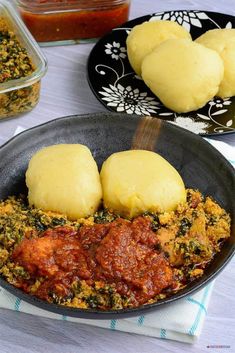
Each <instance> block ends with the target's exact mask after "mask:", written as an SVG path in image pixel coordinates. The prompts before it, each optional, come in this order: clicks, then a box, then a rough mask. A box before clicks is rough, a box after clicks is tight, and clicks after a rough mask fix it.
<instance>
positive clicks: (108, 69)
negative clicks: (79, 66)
mask: <svg viewBox="0 0 235 353" xmlns="http://www.w3.org/2000/svg"><path fill="white" fill-rule="evenodd" d="M154 20H171V21H176V22H178V23H179V24H180V25H182V26H184V27H185V28H186V29H187V30H188V31H189V32H190V33H191V35H192V38H193V39H195V38H197V37H198V36H200V35H201V34H202V33H204V32H206V31H208V30H210V29H213V28H233V27H234V28H235V17H234V16H230V15H225V14H221V13H216V12H207V11H192V10H190V11H186V10H179V11H166V12H160V13H154V14H151V15H147V16H143V17H139V18H137V19H135V20H132V21H129V22H127V23H125V24H124V25H122V26H121V27H119V28H115V29H113V31H112V32H110V33H109V34H107V35H106V36H105V37H103V38H101V39H100V40H99V41H98V42H97V44H96V45H95V46H94V48H93V49H92V51H91V53H90V56H89V59H88V67H87V69H88V82H89V84H90V87H91V89H92V91H93V92H94V94H95V96H96V97H97V98H98V99H99V101H100V102H101V103H102V104H103V105H105V106H106V108H108V109H109V110H111V111H114V112H125V113H127V114H137V115H151V116H157V117H158V118H161V119H164V120H168V121H170V122H172V123H173V124H176V125H178V126H181V127H184V128H185V129H188V130H190V131H192V132H194V133H196V134H200V135H217V134H227V133H232V132H235V97H232V98H226V99H221V98H218V97H215V98H214V99H213V100H211V101H209V102H208V103H207V104H206V105H205V106H204V107H203V108H202V109H200V110H197V111H193V112H190V113H187V114H177V113H175V112H173V111H171V110H169V109H167V108H166V107H165V106H164V105H163V104H162V103H161V102H160V101H159V100H158V98H157V97H156V96H155V95H154V94H153V93H152V92H151V91H150V90H149V89H148V87H147V86H146V85H145V83H144V82H143V80H142V79H141V78H140V77H138V76H137V75H136V74H135V72H134V71H133V70H132V68H131V66H130V64H129V61H128V58H127V53H126V38H127V35H128V33H129V32H130V30H131V28H132V27H134V26H135V25H137V24H140V23H142V22H144V21H154Z"/></svg>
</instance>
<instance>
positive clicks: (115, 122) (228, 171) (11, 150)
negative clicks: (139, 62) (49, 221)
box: [0, 113, 235, 319]
mask: <svg viewBox="0 0 235 353" xmlns="http://www.w3.org/2000/svg"><path fill="white" fill-rule="evenodd" d="M141 119H142V118H140V117H137V116H130V115H127V114H114V113H98V114H90V115H84V116H71V117H65V118H61V119H57V120H53V121H50V122H48V123H46V124H43V125H40V126H37V127H35V128H32V129H29V130H27V131H25V132H23V133H21V134H19V135H18V136H16V137H14V138H13V139H11V140H10V141H9V142H7V143H6V144H5V145H3V146H2V147H1V148H0V181H1V183H0V198H1V199H4V198H6V197H7V196H9V195H12V194H18V193H19V192H26V186H25V177H24V176H25V171H26V168H27V165H28V162H29V160H30V158H31V157H32V155H33V154H34V153H35V152H36V151H37V150H39V149H41V148H42V147H44V146H48V145H52V144H58V143H82V144H85V145H87V146H88V147H89V148H90V149H91V151H92V153H93V156H94V158H95V160H96V161H97V163H98V166H99V167H101V165H102V162H103V161H104V159H106V158H107V157H108V156H109V155H110V154H112V153H114V152H117V151H121V150H126V149H130V148H131V144H132V140H133V136H134V134H135V131H136V128H137V126H138V124H139V122H140V120H141ZM154 120H155V119H154ZM159 126H160V129H159V133H158V136H157V143H156V148H155V151H156V152H158V153H160V154H161V155H162V156H163V157H164V158H166V159H167V160H168V161H169V162H170V163H171V164H172V165H173V166H174V167H175V168H176V169H177V170H178V171H179V173H180V174H181V176H182V178H183V180H184V182H185V184H186V186H187V187H190V188H198V189H199V190H200V191H201V192H202V193H203V194H204V195H211V196H213V198H214V199H215V200H216V201H217V202H219V204H220V205H221V206H222V207H224V208H225V209H226V210H227V211H228V212H230V214H231V216H232V220H233V224H232V235H231V237H230V238H229V239H228V240H227V241H226V242H225V243H224V245H223V247H222V250H221V252H220V253H218V254H217V255H216V256H215V258H214V259H213V261H212V262H211V263H210V264H209V266H208V267H207V268H206V270H205V273H204V275H203V276H202V277H201V278H199V279H197V280H195V281H194V282H192V283H190V284H189V285H188V286H187V287H186V288H185V289H183V290H181V291H179V292H178V293H177V294H175V295H173V296H172V297H170V298H167V299H163V300H161V301H158V302H157V303H153V304H148V305H144V306H140V307H138V308H134V309H122V310H119V311H114V310H112V311H100V310H96V309H76V308H67V307H64V306H60V305H56V304H50V303H47V302H45V301H42V300H40V299H38V298H36V297H33V296H30V295H28V294H26V293H24V292H22V291H21V290H19V289H17V288H15V287H14V286H12V285H10V284H9V283H7V282H6V281H5V280H4V279H3V278H0V285H1V286H2V287H4V288H5V289H7V290H8V291H9V292H11V293H13V294H14V295H16V296H18V297H19V298H21V299H23V300H25V301H26V302H29V303H30V304H33V305H36V306H38V307H40V308H42V309H45V310H49V311H52V312H55V313H58V314H62V315H67V316H75V317H83V318H88V319H111V318H123V317H128V316H135V315H139V314H140V313H141V314H142V313H144V312H150V311H153V310H157V309H158V308H161V307H162V306H164V305H166V304H169V303H172V302H175V301H176V300H178V299H180V298H182V297H185V296H187V295H189V294H191V293H192V292H194V291H196V290H198V289H200V288H202V287H203V286H204V285H205V284H207V283H208V282H209V281H210V280H212V279H213V278H214V277H215V276H216V275H217V274H218V273H219V272H220V271H221V270H222V269H223V268H224V266H225V265H226V264H227V263H228V261H229V260H230V259H231V257H232V255H233V253H234V251H235V227H234V219H235V199H234V186H235V175H234V169H233V168H232V166H231V165H230V164H229V163H228V162H227V161H226V159H225V158H224V157H223V156H222V155H221V154H220V153H219V152H217V150H215V149H214V148H213V147H212V146H211V145H210V144H209V143H207V142H206V141H205V140H203V139H202V138H201V137H199V136H197V135H195V134H193V133H190V132H189V131H187V130H184V129H182V128H179V127H177V126H174V125H172V124H170V123H166V122H164V121H162V120H159Z"/></svg>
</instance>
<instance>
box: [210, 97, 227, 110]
mask: <svg viewBox="0 0 235 353" xmlns="http://www.w3.org/2000/svg"><path fill="white" fill-rule="evenodd" d="M231 103H232V101H231V100H230V99H229V98H224V99H222V98H219V97H215V98H214V99H212V100H211V101H210V102H209V103H208V104H209V105H211V106H213V105H214V106H215V107H216V108H223V107H224V106H228V105H230V104H231Z"/></svg>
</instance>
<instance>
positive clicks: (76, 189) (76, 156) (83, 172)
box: [26, 144, 102, 220]
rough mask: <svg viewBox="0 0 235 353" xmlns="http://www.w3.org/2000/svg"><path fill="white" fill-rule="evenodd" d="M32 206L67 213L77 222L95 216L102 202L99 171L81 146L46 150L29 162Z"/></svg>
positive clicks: (84, 147) (27, 183) (56, 146)
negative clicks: (79, 219)
mask: <svg viewBox="0 0 235 353" xmlns="http://www.w3.org/2000/svg"><path fill="white" fill-rule="evenodd" d="M26 185H27V186H28V190H29V194H28V200H29V204H30V205H34V206H35V207H37V208H41V209H42V210H44V211H49V210H51V211H55V212H60V213H64V214H66V215H67V217H68V218H69V219H72V220H76V219H78V218H82V217H88V216H90V215H92V214H94V213H95V212H96V211H97V209H98V207H99V205H100V203H101V198H102V190H101V183H100V176H99V172H98V168H97V165H96V162H95V160H94V158H93V157H92V154H91V152H90V150H89V148H87V147H86V146H84V145H81V144H60V145H54V146H49V147H45V148H43V149H42V150H40V151H38V152H37V153H36V154H35V155H34V156H33V157H32V158H31V160H30V162H29V166H28V169H27V172H26Z"/></svg>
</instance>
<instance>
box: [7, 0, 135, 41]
mask: <svg viewBox="0 0 235 353" xmlns="http://www.w3.org/2000/svg"><path fill="white" fill-rule="evenodd" d="M14 2H15V5H16V7H17V9H18V11H19V13H20V15H21V18H22V19H23V21H24V23H25V24H26V26H27V27H28V29H29V30H30V31H31V33H32V35H33V36H34V37H35V39H36V40H37V41H38V42H39V43H40V45H45V46H50V45H64V44H75V43H86V42H91V41H94V40H95V39H97V38H99V37H102V36H103V35H104V34H105V33H107V32H109V31H111V30H112V29H113V28H115V27H118V26H120V25H121V24H123V23H124V22H126V21H127V20H128V16H129V9H130V0H14Z"/></svg>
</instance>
